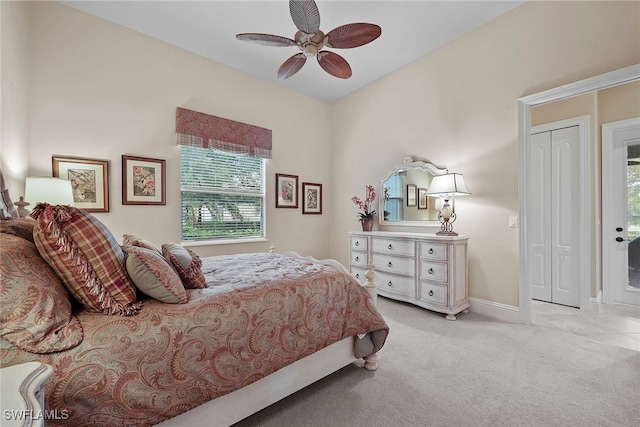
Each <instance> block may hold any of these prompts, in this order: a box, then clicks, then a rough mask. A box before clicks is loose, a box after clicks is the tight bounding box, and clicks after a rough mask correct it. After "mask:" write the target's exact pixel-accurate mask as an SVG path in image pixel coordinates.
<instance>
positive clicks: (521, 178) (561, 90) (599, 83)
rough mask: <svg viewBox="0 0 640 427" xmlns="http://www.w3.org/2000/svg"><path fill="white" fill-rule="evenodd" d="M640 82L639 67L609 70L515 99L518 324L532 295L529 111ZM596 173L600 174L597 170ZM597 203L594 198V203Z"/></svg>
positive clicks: (526, 313) (528, 309) (526, 315)
mask: <svg viewBox="0 0 640 427" xmlns="http://www.w3.org/2000/svg"><path fill="white" fill-rule="evenodd" d="M636 80H640V64H635V65H631V66H629V67H626V68H622V69H620V70H616V71H611V72H609V73H605V74H601V75H599V76H595V77H591V78H588V79H585V80H581V81H578V82H575V83H570V84H567V85H564V86H560V87H557V88H555V89H550V90H547V91H544V92H539V93H536V94H533V95H529V96H525V97H522V98H519V99H518V194H519V197H518V216H519V217H520V224H521V226H520V229H519V242H518V249H519V291H520V295H519V305H520V309H519V312H520V323H523V324H530V323H531V292H530V286H529V282H528V279H527V278H528V274H529V271H528V262H527V259H528V254H529V253H528V252H529V251H528V246H529V236H528V232H527V228H528V227H527V226H528V221H529V217H530V216H531V212H532V210H531V205H530V200H529V196H530V194H529V188H530V182H531V171H530V168H529V154H528V153H529V146H530V144H531V108H533V107H535V106H536V105H542V104H546V103H549V102H554V101H558V100H560V99H565V98H569V97H572V96H576V95H581V94H585V93H589V92H593V91H597V90H600V89H604V88H608V87H612V86H618V85H621V84H624V83H629V82H632V81H636ZM596 174H599V171H596ZM597 200H598V198H597V195H596V201H597Z"/></svg>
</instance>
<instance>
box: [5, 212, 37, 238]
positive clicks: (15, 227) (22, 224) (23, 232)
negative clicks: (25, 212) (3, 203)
mask: <svg viewBox="0 0 640 427" xmlns="http://www.w3.org/2000/svg"><path fill="white" fill-rule="evenodd" d="M35 225H36V222H35V221H34V220H33V219H31V218H9V219H0V233H6V234H12V235H14V236H18V237H21V238H23V239H25V240H28V241H29V242H31V243H33V227H34V226H35Z"/></svg>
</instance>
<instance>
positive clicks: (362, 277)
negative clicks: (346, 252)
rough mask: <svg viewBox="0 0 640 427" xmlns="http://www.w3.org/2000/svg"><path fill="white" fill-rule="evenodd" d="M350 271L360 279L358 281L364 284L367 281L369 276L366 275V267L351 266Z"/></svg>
mask: <svg viewBox="0 0 640 427" xmlns="http://www.w3.org/2000/svg"><path fill="white" fill-rule="evenodd" d="M350 272H351V275H352V276H353V277H355V278H356V279H357V280H358V282H360V283H362V284H365V283H366V282H367V277H366V276H365V273H366V272H367V270H365V269H364V268H358V267H351V270H350Z"/></svg>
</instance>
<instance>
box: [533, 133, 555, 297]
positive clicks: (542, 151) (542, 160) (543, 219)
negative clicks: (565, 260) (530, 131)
mask: <svg viewBox="0 0 640 427" xmlns="http://www.w3.org/2000/svg"><path fill="white" fill-rule="evenodd" d="M530 158H531V217H530V227H531V228H530V232H529V283H530V285H531V297H532V298H533V299H537V300H542V301H551V132H543V133H538V134H535V135H531V157H530Z"/></svg>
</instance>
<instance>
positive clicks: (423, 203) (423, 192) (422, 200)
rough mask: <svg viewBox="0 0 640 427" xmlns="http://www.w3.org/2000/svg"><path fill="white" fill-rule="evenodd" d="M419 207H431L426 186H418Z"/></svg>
mask: <svg viewBox="0 0 640 427" xmlns="http://www.w3.org/2000/svg"><path fill="white" fill-rule="evenodd" d="M418 209H429V197H427V189H426V188H418Z"/></svg>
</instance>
